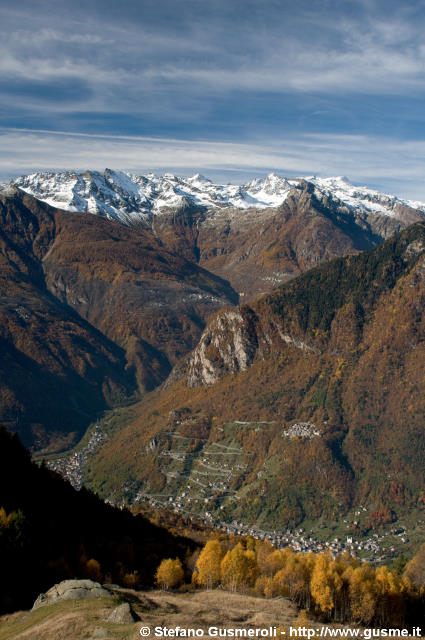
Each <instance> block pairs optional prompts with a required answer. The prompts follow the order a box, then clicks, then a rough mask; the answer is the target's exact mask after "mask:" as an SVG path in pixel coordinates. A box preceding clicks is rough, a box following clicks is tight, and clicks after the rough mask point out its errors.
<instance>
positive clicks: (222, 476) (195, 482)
mask: <svg viewBox="0 0 425 640" xmlns="http://www.w3.org/2000/svg"><path fill="white" fill-rule="evenodd" d="M234 424H235V425H236V424H238V425H239V424H240V423H239V422H235V423H234ZM244 424H248V423H244ZM163 435H164V436H165V437H166V440H167V443H168V444H167V443H165V442H163V443H161V442H160V441H159V440H158V439H153V440H151V441H150V442H149V444H148V445H147V447H146V450H147V451H150V452H151V453H155V454H156V455H157V456H158V458H159V459H160V460H162V462H161V472H162V473H163V474H164V475H165V476H166V478H167V487H166V489H165V490H164V491H163V492H161V493H159V494H152V493H150V492H149V491H148V490H146V489H143V490H139V491H137V492H136V493H133V492H132V490H131V487H127V493H128V497H129V499H130V501H131V503H133V504H140V503H148V504H149V505H150V506H151V507H153V508H162V509H167V510H169V511H173V512H175V513H178V514H180V515H182V516H184V517H185V518H188V519H190V520H195V521H197V522H199V523H201V524H204V525H206V526H208V527H214V528H216V529H219V530H222V531H223V532H225V533H227V534H229V535H239V536H247V535H250V536H252V537H253V538H255V539H259V540H268V541H269V542H270V543H271V544H273V546H275V547H276V548H278V549H283V548H285V547H291V548H292V549H293V550H294V551H297V552H302V553H308V552H314V553H318V552H323V551H326V550H328V551H329V552H330V553H331V554H332V556H337V555H338V554H341V553H344V552H348V553H350V554H351V555H353V556H355V557H361V558H362V559H364V560H367V561H369V562H372V563H376V562H382V561H384V560H388V559H393V558H395V557H396V556H397V555H399V554H400V553H401V552H402V551H403V547H404V546H405V545H406V544H407V543H408V542H409V539H408V536H407V532H406V528H405V527H404V526H399V527H398V528H394V527H393V528H391V529H388V530H385V531H383V532H380V533H377V532H375V533H373V534H372V535H370V536H369V537H367V538H364V537H362V538H359V539H356V538H355V537H354V535H353V532H352V526H353V524H354V525H356V524H358V519H357V520H354V521H353V522H352V521H351V520H349V519H345V520H343V523H342V526H343V527H344V528H346V530H347V534H346V535H342V534H339V536H338V537H333V538H332V537H331V536H323V539H320V538H319V537H318V536H317V532H316V531H313V530H309V531H307V530H306V529H305V528H303V527H298V528H295V529H294V530H292V531H291V530H289V529H285V530H284V531H282V530H278V529H271V528H266V527H264V526H258V525H255V524H251V523H247V522H243V521H242V520H241V519H240V518H239V519H238V520H235V519H231V520H230V518H229V514H231V513H232V506H231V505H232V504H237V503H238V502H240V501H241V496H240V495H239V494H238V491H237V489H235V488H232V486H231V485H232V480H234V478H235V476H237V475H241V474H242V475H243V474H244V473H245V472H246V470H247V463H246V462H243V460H242V454H243V453H245V454H246V453H247V452H246V451H245V452H243V451H242V449H241V448H240V446H237V445H236V444H235V443H234V442H229V441H228V440H223V441H221V442H211V441H205V445H204V446H202V448H201V450H200V451H198V452H197V454H194V453H190V452H189V451H188V450H187V449H188V447H187V445H188V443H189V442H190V441H191V440H195V439H196V440H198V439H197V438H194V437H189V436H183V435H181V433H179V432H178V431H176V430H171V431H167V432H165V433H164V434H163ZM284 436H286V437H289V438H291V437H302V438H312V437H320V432H317V430H316V428H315V426H314V425H312V424H309V423H298V424H296V425H293V427H292V428H291V429H289V430H287V431H286V432H285V433H284ZM105 439H106V435H105V433H104V432H103V431H102V430H101V428H100V426H99V425H95V427H94V429H93V430H92V431H91V433H90V437H89V440H88V442H87V444H86V445H85V446H84V447H82V448H80V449H79V450H78V451H75V452H73V453H72V454H71V455H69V456H64V457H62V458H58V459H56V460H55V461H52V462H49V463H48V466H49V468H51V469H53V470H55V471H57V472H58V473H60V474H61V475H62V476H64V477H65V478H67V479H68V480H69V481H70V482H71V484H72V485H73V486H74V487H75V488H76V489H77V490H79V489H81V487H82V486H83V480H84V468H85V466H86V464H87V462H88V460H89V459H90V457H91V456H93V454H94V453H95V452H96V451H97V450H98V449H99V448H100V447H101V445H102V443H103V442H104V441H105ZM226 441H227V442H228V444H224V442H226ZM170 442H171V443H172V444H171V445H170V444H169V443H170ZM161 444H162V446H161ZM248 453H249V452H248ZM188 462H189V464H187V463H188ZM265 472H266V470H264V471H259V472H258V476H259V477H261V475H262V474H263V473H265ZM182 481H183V482H182ZM183 483H184V484H183ZM124 489H125V487H124ZM132 493H133V495H132ZM108 501H109V502H111V503H115V501H114V500H108ZM120 504H121V503H119V505H118V506H120ZM122 505H123V503H122ZM229 505H230V508H229ZM366 511H367V508H366V507H364V506H360V507H358V508H357V510H355V511H354V516H355V517H356V518H359V517H360V516H361V514H362V512H366ZM344 525H345V526H344ZM319 534H320V532H319ZM326 537H329V538H330V539H328V540H326V539H325V538H326Z"/></svg>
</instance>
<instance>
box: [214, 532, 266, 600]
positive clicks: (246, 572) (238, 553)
mask: <svg viewBox="0 0 425 640" xmlns="http://www.w3.org/2000/svg"><path fill="white" fill-rule="evenodd" d="M257 574H258V567H257V561H256V558H255V553H254V552H253V551H251V550H250V549H248V550H247V551H245V550H244V548H243V546H242V545H241V544H240V543H238V544H237V545H236V546H235V547H233V549H231V550H230V551H228V552H227V553H226V555H225V556H224V558H223V560H222V561H221V579H222V582H223V583H224V584H225V585H226V586H228V587H229V588H230V589H231V590H232V591H236V589H241V588H245V587H251V586H253V585H254V582H255V579H256V577H257Z"/></svg>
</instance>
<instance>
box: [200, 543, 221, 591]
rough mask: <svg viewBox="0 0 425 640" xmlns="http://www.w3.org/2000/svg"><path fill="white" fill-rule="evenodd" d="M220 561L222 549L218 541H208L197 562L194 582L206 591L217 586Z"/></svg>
mask: <svg viewBox="0 0 425 640" xmlns="http://www.w3.org/2000/svg"><path fill="white" fill-rule="evenodd" d="M222 559H223V549H222V546H221V544H220V543H219V541H218V540H209V541H208V542H207V544H206V545H205V547H204V548H203V549H202V551H201V553H200V555H199V558H198V560H197V563H196V571H195V574H194V582H196V583H197V584H199V585H201V586H203V587H206V588H207V589H212V587H215V586H216V585H217V584H219V583H220V580H221V568H220V565H221V561H222Z"/></svg>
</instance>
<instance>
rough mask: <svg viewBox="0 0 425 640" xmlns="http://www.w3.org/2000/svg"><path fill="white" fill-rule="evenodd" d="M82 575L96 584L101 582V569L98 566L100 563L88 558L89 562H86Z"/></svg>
mask: <svg viewBox="0 0 425 640" xmlns="http://www.w3.org/2000/svg"><path fill="white" fill-rule="evenodd" d="M84 574H85V575H86V576H87V578H90V579H91V580H95V581H96V582H101V581H102V569H101V566H100V562H98V561H97V560H95V558H90V560H87V562H86V566H85V569H84Z"/></svg>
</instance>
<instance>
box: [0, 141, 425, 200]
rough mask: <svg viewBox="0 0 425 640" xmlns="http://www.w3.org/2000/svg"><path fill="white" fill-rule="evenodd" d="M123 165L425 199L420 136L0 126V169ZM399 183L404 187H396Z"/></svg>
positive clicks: (6, 171)
mask: <svg viewBox="0 0 425 640" xmlns="http://www.w3.org/2000/svg"><path fill="white" fill-rule="evenodd" d="M105 167H110V168H112V169H127V170H132V171H135V172H140V173H147V172H149V171H155V172H157V173H164V172H166V171H173V172H175V173H180V174H189V173H195V172H196V171H202V172H204V173H207V174H208V173H210V174H211V175H212V177H215V178H216V179H217V178H218V179H220V180H223V181H226V180H228V179H229V176H230V177H232V178H234V177H235V176H238V175H239V176H241V179H243V178H244V177H253V176H255V175H262V174H264V173H266V172H268V171H278V172H280V173H282V174H283V175H287V176H294V175H311V174H316V175H322V176H329V175H348V176H349V177H350V179H351V180H353V181H354V182H362V183H365V184H369V185H375V186H377V187H378V188H381V189H383V190H386V191H388V190H390V191H391V190H393V191H394V188H393V187H394V186H397V187H398V188H397V189H396V190H397V191H398V194H399V195H403V196H406V197H407V196H408V197H411V198H417V199H420V200H422V201H425V187H424V186H423V174H424V168H425V140H420V141H415V142H406V141H396V140H393V139H391V138H372V137H369V136H354V135H324V134H304V135H303V136H301V137H297V138H286V139H283V140H280V141H268V142H267V143H265V144H261V145H260V144H258V143H245V144H240V143H229V142H219V141H217V142H210V141H205V140H204V141H203V140H199V141H188V140H178V139H172V138H163V139H156V138H148V137H140V136H106V135H105V136H103V135H99V136H98V135H87V134H79V135H71V134H69V133H66V132H54V133H51V132H46V131H37V132H35V131H20V130H4V129H3V130H0V174H2V175H3V176H6V175H7V176H10V175H11V174H16V175H18V174H22V173H28V172H31V171H35V170H55V169H78V170H84V169H87V168H90V169H97V170H103V169H105ZM400 189H401V191H400Z"/></svg>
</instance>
